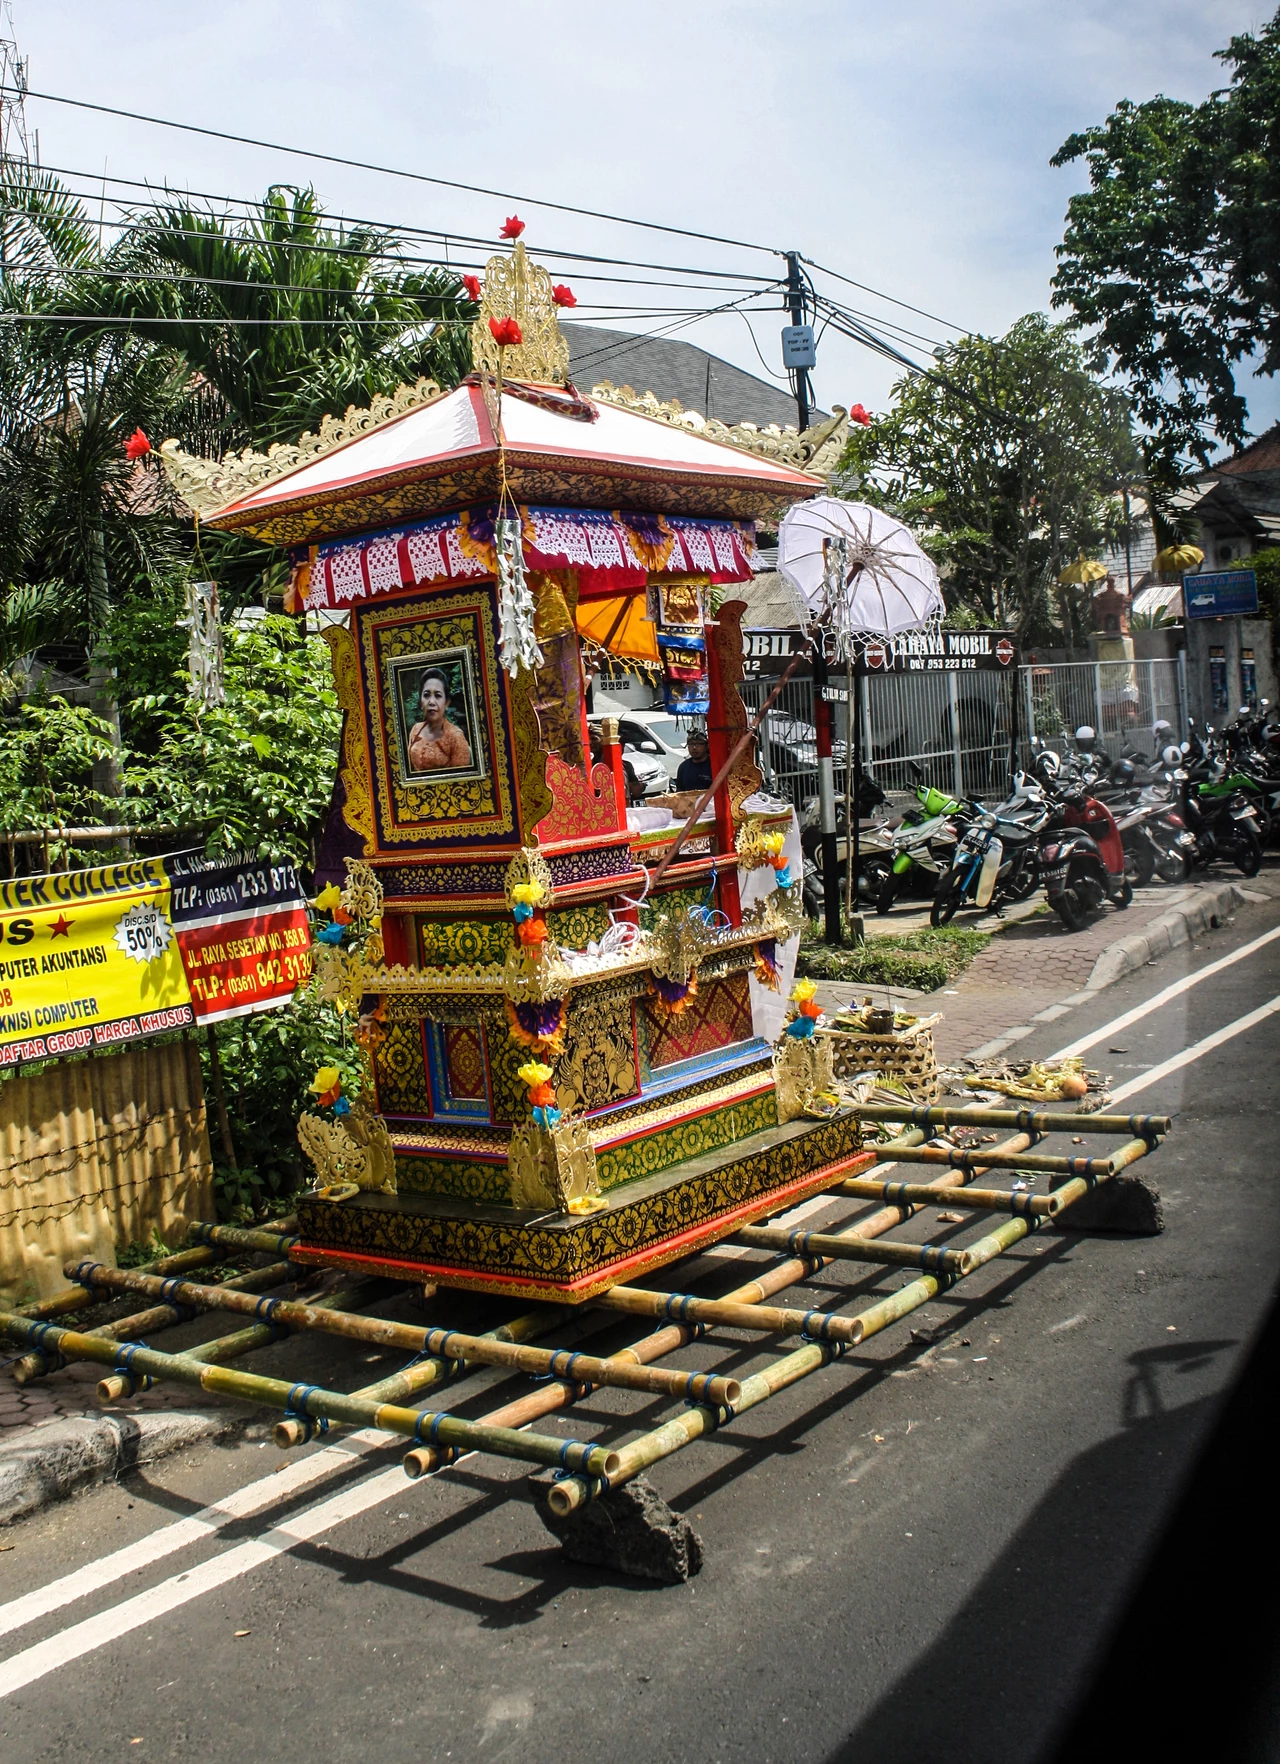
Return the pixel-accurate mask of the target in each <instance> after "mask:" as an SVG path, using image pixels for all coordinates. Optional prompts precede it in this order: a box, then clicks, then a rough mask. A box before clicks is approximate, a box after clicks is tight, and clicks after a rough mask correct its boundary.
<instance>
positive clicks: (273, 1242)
mask: <svg viewBox="0 0 1280 1764" xmlns="http://www.w3.org/2000/svg"><path fill="white" fill-rule="evenodd" d="M187 1239H188V1241H189V1242H190V1243H196V1244H209V1245H213V1246H215V1247H217V1248H219V1249H222V1250H224V1251H225V1250H229V1249H233V1250H262V1251H264V1252H265V1253H266V1254H267V1255H269V1256H287V1255H288V1253H289V1251H290V1250H291V1249H293V1248H295V1246H296V1245H297V1244H299V1243H301V1242H302V1239H301V1238H300V1237H297V1236H295V1235H293V1234H291V1233H290V1232H288V1231H284V1230H273V1229H272V1228H271V1227H270V1226H269V1225H264V1226H259V1227H256V1228H254V1229H247V1228H246V1227H244V1226H242V1225H209V1224H206V1223H205V1222H204V1221H203V1220H197V1222H196V1223H195V1224H194V1225H193V1226H192V1227H191V1229H190V1230H189V1231H188V1232H187Z"/></svg>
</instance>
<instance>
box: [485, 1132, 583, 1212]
mask: <svg viewBox="0 0 1280 1764" xmlns="http://www.w3.org/2000/svg"><path fill="white" fill-rule="evenodd" d="M507 1177H508V1180H509V1182H510V1185H511V1204H512V1206H513V1207H541V1208H549V1209H551V1210H552V1211H554V1212H557V1213H592V1212H596V1211H598V1210H599V1209H600V1208H601V1207H602V1206H604V1204H605V1203H604V1201H603V1200H602V1199H601V1198H600V1182H599V1179H598V1177H597V1175H596V1154H595V1149H594V1147H593V1146H592V1144H591V1135H590V1133H589V1132H588V1131H587V1124H586V1122H585V1121H584V1120H582V1119H581V1117H574V1116H570V1115H565V1116H563V1117H562V1118H561V1119H560V1120H559V1121H557V1122H556V1124H555V1126H554V1127H550V1128H548V1127H539V1126H537V1125H536V1124H535V1123H534V1122H532V1121H530V1122H529V1123H528V1125H527V1126H524V1127H517V1128H516V1130H515V1132H514V1133H513V1134H512V1135H511V1150H510V1152H509V1154H508V1157H507Z"/></svg>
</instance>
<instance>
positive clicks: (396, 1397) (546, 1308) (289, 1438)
mask: <svg viewBox="0 0 1280 1764" xmlns="http://www.w3.org/2000/svg"><path fill="white" fill-rule="evenodd" d="M606 1322H607V1319H605V1318H601V1317H597V1316H595V1315H594V1314H590V1313H589V1314H586V1315H584V1307H583V1306H581V1305H554V1306H552V1305H541V1306H539V1308H538V1309H537V1310H536V1311H526V1312H524V1314H523V1315H522V1316H519V1317H513V1318H512V1319H511V1321H510V1323H503V1324H502V1325H501V1327H500V1328H498V1329H491V1330H488V1331H487V1332H486V1333H487V1334H488V1335H491V1336H492V1337H493V1339H494V1340H495V1341H533V1340H535V1339H536V1338H537V1337H538V1336H540V1335H546V1334H548V1333H549V1332H550V1331H551V1330H552V1329H559V1328H560V1326H561V1324H567V1328H566V1329H565V1335H566V1336H567V1337H568V1341H569V1342H573V1341H579V1340H581V1338H582V1337H583V1336H584V1335H590V1334H591V1333H592V1332H593V1331H595V1330H599V1329H602V1328H603V1327H604V1326H605V1323H606ZM562 1345H568V1343H567V1342H564V1343H562ZM465 1370H466V1363H465V1362H464V1361H461V1360H444V1359H441V1358H440V1357H439V1356H438V1355H428V1356H427V1357H425V1358H424V1359H421V1360H419V1361H417V1362H416V1363H414V1364H412V1365H408V1366H403V1367H401V1369H400V1371H399V1372H393V1373H392V1374H391V1376H390V1377H389V1378H380V1379H379V1380H378V1381H377V1383H376V1384H366V1385H365V1386H364V1388H363V1389H362V1390H358V1391H357V1392H356V1393H355V1394H356V1395H357V1396H360V1397H366V1398H368V1400H369V1401H370V1402H380V1403H393V1402H394V1403H398V1402H402V1401H403V1400H404V1399H405V1398H406V1397H411V1396H416V1395H417V1393H418V1392H419V1391H421V1390H427V1389H429V1388H430V1387H431V1386H432V1385H435V1384H443V1383H444V1382H445V1381H446V1380H450V1379H453V1378H455V1377H456V1376H457V1375H458V1373H459V1372H460V1371H465ZM271 1437H272V1438H273V1439H274V1440H275V1442H276V1444H277V1445H278V1446H279V1447H280V1449H281V1451H288V1450H289V1449H290V1447H292V1446H296V1445H303V1444H305V1443H306V1441H307V1439H309V1438H310V1429H309V1428H308V1426H307V1424H306V1423H304V1422H299V1421H278V1422H277V1423H276V1425H275V1427H274V1428H272V1430H271Z"/></svg>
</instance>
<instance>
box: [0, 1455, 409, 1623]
mask: <svg viewBox="0 0 1280 1764" xmlns="http://www.w3.org/2000/svg"><path fill="white" fill-rule="evenodd" d="M387 1443H388V1439H387V1435H386V1434H385V1433H377V1432H375V1431H373V1430H372V1429H368V1430H366V1431H362V1432H360V1433H351V1434H348V1435H347V1436H346V1438H345V1439H343V1440H341V1441H340V1442H339V1443H337V1444H336V1445H331V1446H326V1447H325V1448H324V1450H323V1451H319V1452H313V1453H312V1455H311V1456H310V1457H309V1458H295V1459H294V1460H293V1461H292V1462H290V1463H287V1464H286V1465H285V1466H284V1467H283V1468H282V1469H279V1470H275V1471H273V1472H272V1473H271V1474H270V1475H269V1476H262V1477H259V1478H258V1480H257V1481H256V1482H250V1483H247V1484H246V1485H245V1486H244V1487H243V1488H238V1489H236V1490H235V1491H234V1492H233V1493H232V1494H229V1495H228V1496H227V1497H226V1498H225V1500H221V1501H215V1502H214V1503H213V1505H212V1506H209V1507H205V1508H203V1509H202V1510H201V1511H200V1512H199V1513H192V1514H190V1515H189V1516H188V1517H187V1518H185V1519H175V1520H173V1521H172V1522H171V1523H170V1524H168V1525H162V1526H160V1527H159V1528H158V1529H157V1530H156V1531H153V1532H151V1533H150V1535H149V1536H147V1537H141V1538H139V1539H138V1540H137V1542H136V1543H131V1544H125V1545H124V1546H123V1547H122V1548H121V1549H118V1550H112V1551H111V1553H110V1554H109V1555H106V1556H100V1557H99V1558H98V1560H97V1561H96V1562H88V1563H86V1564H85V1566H84V1567H83V1568H77V1569H76V1570H75V1572H74V1573H73V1574H64V1575H62V1576H61V1577H60V1578H59V1579H58V1580H51V1581H50V1582H49V1584H48V1585H47V1586H40V1587H36V1588H35V1590H34V1591H32V1592H29V1593H23V1594H22V1595H21V1596H20V1597H19V1598H16V1599H10V1600H9V1601H8V1603H7V1604H4V1605H0V1635H8V1634H9V1633H10V1631H11V1630H14V1629H21V1628H22V1627H23V1626H24V1625H25V1624H27V1623H34V1622H35V1621H36V1619H37V1618H39V1617H47V1616H48V1614H49V1613H50V1611H58V1610H60V1609H61V1608H62V1607H63V1606H64V1605H69V1604H71V1603H72V1601H73V1600H75V1599H83V1598H85V1597H87V1596H88V1594H90V1593H93V1592H98V1591H100V1590H101V1588H102V1587H104V1586H110V1585H111V1584H112V1582H113V1581H116V1580H122V1579H123V1578H124V1576H125V1575H126V1574H134V1573H137V1572H138V1570H139V1569H142V1568H149V1567H150V1566H151V1564H152V1563H153V1562H159V1561H161V1560H163V1558H164V1557H165V1556H172V1555H174V1554H175V1553H176V1552H177V1551H178V1550H181V1549H185V1548H186V1547H187V1545H188V1544H192V1543H198V1542H199V1541H200V1540H201V1539H203V1538H206V1537H216V1536H217V1534H218V1532H220V1531H222V1530H223V1529H224V1528H225V1527H226V1526H228V1525H230V1524H232V1523H233V1521H235V1520H237V1519H246V1518H248V1517H249V1516H250V1515H251V1514H253V1513H257V1512H260V1511H261V1510H262V1509H263V1508H264V1507H271V1506H275V1505H276V1504H277V1502H280V1501H284V1500H287V1499H288V1498H289V1497H290V1496H291V1495H294V1494H296V1493H297V1492H298V1491H299V1490H300V1489H303V1488H306V1487H307V1486H308V1484H309V1483H312V1482H320V1481H323V1479H324V1478H325V1477H326V1476H334V1475H336V1474H337V1472H338V1471H339V1470H343V1469H345V1468H347V1467H348V1466H349V1465H350V1464H351V1462H352V1460H353V1459H356V1458H359V1457H362V1456H363V1455H364V1453H365V1452H367V1451H368V1450H369V1449H370V1448H371V1447H372V1446H376V1445H383V1446H385V1445H386V1444H387Z"/></svg>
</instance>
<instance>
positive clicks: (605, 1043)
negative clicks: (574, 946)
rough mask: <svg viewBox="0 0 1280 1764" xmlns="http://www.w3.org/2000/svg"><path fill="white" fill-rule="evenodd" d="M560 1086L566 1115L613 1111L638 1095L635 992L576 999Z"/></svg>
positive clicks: (560, 1063) (558, 1073)
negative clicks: (615, 1105) (618, 1105)
mask: <svg viewBox="0 0 1280 1764" xmlns="http://www.w3.org/2000/svg"><path fill="white" fill-rule="evenodd" d="M554 1082H555V1087H556V1102H557V1103H558V1104H559V1106H560V1107H561V1108H562V1109H564V1110H565V1111H566V1113H567V1112H569V1111H570V1110H572V1111H574V1112H575V1113H578V1114H584V1113H586V1112H588V1111H589V1110H592V1109H603V1108H607V1107H608V1105H609V1104H610V1103H615V1102H621V1101H623V1099H624V1098H626V1097H629V1096H634V1095H635V1094H636V1092H637V1090H638V1089H639V1088H640V1078H639V1073H638V1072H637V1070H636V1049H635V1020H634V1014H633V1007H632V1001H631V996H630V992H629V990H624V989H623V988H621V987H609V988H601V989H600V990H599V991H596V992H589V993H586V994H584V995H582V996H580V997H578V998H575V999H574V1001H573V1003H572V1005H571V1006H570V1009H569V1024H568V1029H567V1032H566V1035H565V1051H564V1053H563V1054H562V1055H561V1057H560V1058H559V1059H558V1060H557V1061H556V1068H555V1080H554Z"/></svg>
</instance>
